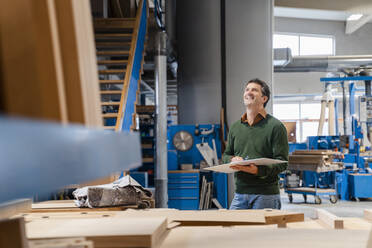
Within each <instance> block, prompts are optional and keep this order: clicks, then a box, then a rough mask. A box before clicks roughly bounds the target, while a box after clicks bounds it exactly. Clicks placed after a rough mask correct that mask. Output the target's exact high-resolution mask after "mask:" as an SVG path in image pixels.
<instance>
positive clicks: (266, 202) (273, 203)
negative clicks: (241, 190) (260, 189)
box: [230, 193, 282, 209]
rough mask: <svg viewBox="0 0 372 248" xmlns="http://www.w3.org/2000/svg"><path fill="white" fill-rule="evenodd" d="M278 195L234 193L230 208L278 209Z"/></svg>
mask: <svg viewBox="0 0 372 248" xmlns="http://www.w3.org/2000/svg"><path fill="white" fill-rule="evenodd" d="M281 207H282V204H281V202H280V195H279V194H277V195H252V194H238V193H235V194H234V199H233V200H232V202H231V205H230V209H264V208H272V209H280V208H281Z"/></svg>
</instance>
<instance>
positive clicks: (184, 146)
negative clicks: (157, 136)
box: [167, 124, 227, 209]
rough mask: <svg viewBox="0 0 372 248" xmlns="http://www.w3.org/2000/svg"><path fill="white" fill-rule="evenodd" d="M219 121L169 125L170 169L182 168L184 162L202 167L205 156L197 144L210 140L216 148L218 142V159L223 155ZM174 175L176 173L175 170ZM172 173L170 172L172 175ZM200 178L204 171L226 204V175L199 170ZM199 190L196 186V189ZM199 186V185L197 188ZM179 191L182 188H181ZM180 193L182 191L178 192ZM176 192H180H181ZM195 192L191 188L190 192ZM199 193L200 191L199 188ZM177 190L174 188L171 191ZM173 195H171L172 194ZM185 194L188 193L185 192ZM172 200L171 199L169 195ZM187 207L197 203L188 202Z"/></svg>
mask: <svg viewBox="0 0 372 248" xmlns="http://www.w3.org/2000/svg"><path fill="white" fill-rule="evenodd" d="M219 133H220V125H212V124H204V125H171V126H168V134H167V137H168V171H169V173H171V172H172V171H177V170H181V165H183V164H189V165H192V168H193V169H199V168H200V164H201V163H203V162H204V161H203V160H204V158H203V156H202V155H201V153H200V152H199V150H198V148H197V146H196V145H197V144H201V143H208V145H209V147H211V148H212V149H213V147H214V144H213V141H214V143H215V147H216V152H217V157H218V159H220V158H221V142H220V138H219ZM215 162H216V163H218V161H215ZM171 174H172V177H174V174H173V173H171ZM171 174H169V175H171ZM200 174H201V175H200V178H201V176H202V175H204V176H205V177H206V178H207V180H208V181H213V182H214V197H215V198H217V200H218V201H219V203H220V204H221V205H222V206H223V207H224V208H227V175H226V174H224V173H216V172H200ZM195 190H196V189H195ZM198 190H199V188H198ZM178 191H179V190H178ZM178 193H180V192H178ZM178 193H177V194H178ZM191 193H192V194H194V193H193V192H190V194H191ZM197 193H198V194H199V192H197ZM172 194H175V192H172ZM169 197H171V196H169ZM182 197H186V196H185V195H183V196H182ZM170 200H171V199H170ZM169 204H170V205H172V204H173V205H174V206H175V207H177V208H180V209H182V204H185V203H182V202H180V201H178V200H177V201H174V202H172V203H169ZM173 205H172V206H173ZM184 206H186V208H187V209H197V208H195V203H194V202H193V203H187V204H186V205H184Z"/></svg>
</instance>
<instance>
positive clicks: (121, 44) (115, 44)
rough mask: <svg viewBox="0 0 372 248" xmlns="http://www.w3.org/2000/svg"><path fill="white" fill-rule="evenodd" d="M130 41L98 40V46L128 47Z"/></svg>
mask: <svg viewBox="0 0 372 248" xmlns="http://www.w3.org/2000/svg"><path fill="white" fill-rule="evenodd" d="M130 44H131V43H130V42H123V41H116V42H107V41H98V42H96V47H127V46H130Z"/></svg>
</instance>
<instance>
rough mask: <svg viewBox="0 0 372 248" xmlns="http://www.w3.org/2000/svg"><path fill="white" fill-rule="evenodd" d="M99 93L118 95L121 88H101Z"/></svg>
mask: <svg viewBox="0 0 372 248" xmlns="http://www.w3.org/2000/svg"><path fill="white" fill-rule="evenodd" d="M99 93H100V94H101V95H119V94H121V90H101V91H100V92H99Z"/></svg>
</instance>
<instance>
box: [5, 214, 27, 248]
mask: <svg viewBox="0 0 372 248" xmlns="http://www.w3.org/2000/svg"><path fill="white" fill-rule="evenodd" d="M0 247H4V248H5V247H11V248H27V247H28V244H27V239H26V233H25V221H24V219H23V218H14V219H3V220H0Z"/></svg>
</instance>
